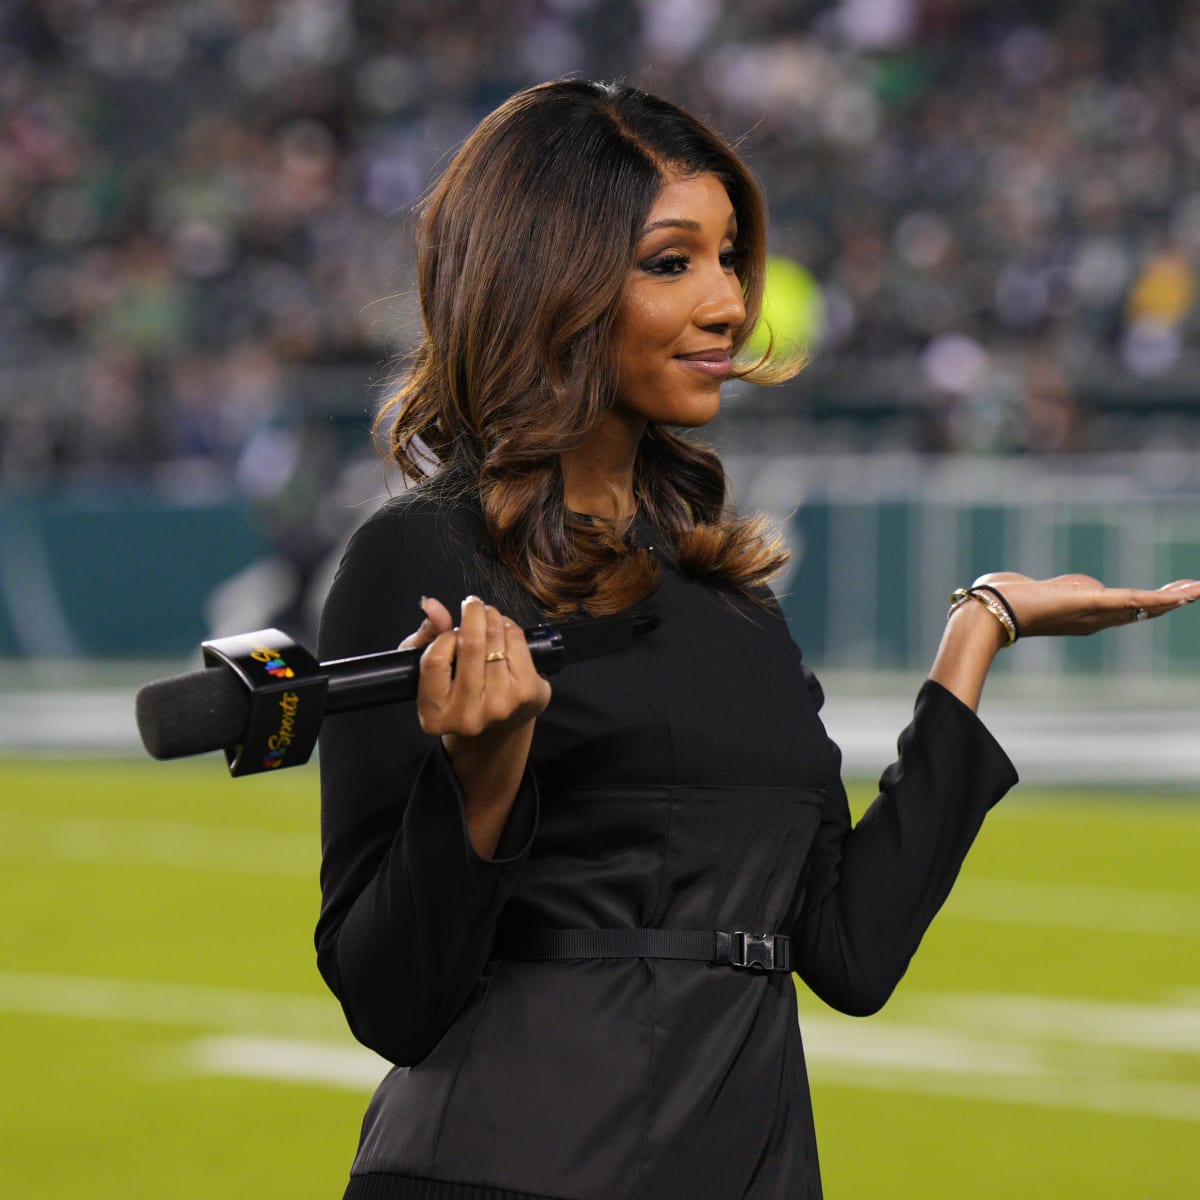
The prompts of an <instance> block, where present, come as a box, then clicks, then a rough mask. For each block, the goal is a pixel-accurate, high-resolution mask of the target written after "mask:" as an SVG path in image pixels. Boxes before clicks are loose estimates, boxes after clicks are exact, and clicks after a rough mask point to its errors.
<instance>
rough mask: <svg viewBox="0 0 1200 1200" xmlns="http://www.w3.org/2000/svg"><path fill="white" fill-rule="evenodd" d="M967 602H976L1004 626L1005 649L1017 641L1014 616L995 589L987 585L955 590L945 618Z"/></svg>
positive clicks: (1005, 601) (1006, 602)
mask: <svg viewBox="0 0 1200 1200" xmlns="http://www.w3.org/2000/svg"><path fill="white" fill-rule="evenodd" d="M968 600H978V601H979V603H980V604H982V605H983V607H984V608H986V609H987V610H988V612H990V613H991V614H992V616H993V617H995V618H996V620H997V621H999V622H1000V624H1001V625H1003V626H1004V631H1005V633H1007V634H1008V641H1007V642H1005V643H1004V645H1005V647H1006V648H1007V647H1008V646H1011V645H1012V644H1013V642H1015V641H1016V640H1017V638H1018V636H1019V633H1018V628H1017V618H1016V614H1015V613H1014V612H1013V610H1012V608H1011V607H1010V606H1009V603H1008V601H1007V600H1005V599H1004V597H1003V596H1001V595H1000V593H999V592H998V591H996V589H995V588H993V587H988V586H987V584H980V585H979V586H978V587H972V588H956V589H955V591H954V592H953V594H952V595H951V596H950V608H949V610H948V611H947V613H946V616H947V618H949V617H951V616H952V615H953V614H954V613H956V612H958V610H959V609H960V608H962V606H963V605H964V604H966V603H967V601H968Z"/></svg>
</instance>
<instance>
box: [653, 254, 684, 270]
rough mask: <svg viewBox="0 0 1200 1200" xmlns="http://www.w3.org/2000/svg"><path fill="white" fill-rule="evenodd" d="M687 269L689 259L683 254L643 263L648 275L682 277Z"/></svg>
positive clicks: (670, 255)
mask: <svg viewBox="0 0 1200 1200" xmlns="http://www.w3.org/2000/svg"><path fill="white" fill-rule="evenodd" d="M687 269H688V259H687V258H686V257H685V256H684V255H682V254H663V255H660V256H659V257H658V258H651V259H647V260H646V262H644V263H642V270H643V271H645V272H646V273H647V274H648V275H682V274H683V273H684V271H686V270H687Z"/></svg>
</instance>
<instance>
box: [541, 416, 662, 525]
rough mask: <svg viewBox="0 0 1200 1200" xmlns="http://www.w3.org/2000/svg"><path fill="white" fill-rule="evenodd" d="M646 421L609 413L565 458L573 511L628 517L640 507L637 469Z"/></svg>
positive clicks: (565, 477)
mask: <svg viewBox="0 0 1200 1200" xmlns="http://www.w3.org/2000/svg"><path fill="white" fill-rule="evenodd" d="M645 431H646V422H645V421H643V420H641V419H640V418H637V419H633V420H631V419H628V418H626V417H624V416H622V415H620V414H618V413H616V412H613V413H609V415H608V416H607V417H606V418H605V420H604V422H603V423H602V424H601V426H600V428H599V429H597V430H596V432H595V433H594V434H593V435H592V437H591V438H590V439H589V440H588V441H587V442H585V443H584V444H583V445H582V446H580V447H579V448H578V449H577V450H568V451H567V452H566V453H565V454H564V455H563V456H562V458H561V460H560V462H561V465H562V473H563V499H564V502H565V503H566V506H567V508H568V509H570V510H571V511H572V512H579V513H587V514H588V515H589V516H593V517H601V518H603V519H605V520H609V521H624V520H628V519H629V518H630V517H632V516H633V514H634V512H635V511H636V510H637V499H636V497H635V496H634V492H633V469H634V464H635V463H636V462H637V450H638V443H639V442H640V441H641V440H642V434H643V433H645Z"/></svg>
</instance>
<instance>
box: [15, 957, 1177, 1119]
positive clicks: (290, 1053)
mask: <svg viewBox="0 0 1200 1200" xmlns="http://www.w3.org/2000/svg"><path fill="white" fill-rule="evenodd" d="M0 1012H3V1013H9V1014H14V1015H15V1014H25V1015H33V1016H51V1017H60V1018H66V1019H84V1020H102V1021H123V1022H131V1023H145V1024H151V1025H167V1026H179V1027H181V1028H184V1029H186V1030H187V1031H188V1033H187V1035H186V1040H185V1042H184V1044H183V1045H182V1046H181V1047H180V1053H181V1054H182V1057H181V1058H180V1057H178V1056H177V1055H176V1056H173V1058H172V1063H173V1066H172V1068H171V1069H173V1070H182V1071H184V1072H185V1073H189V1074H191V1073H195V1074H205V1075H212V1074H215V1075H227V1076H240V1077H247V1078H255V1079H266V1080H274V1081H279V1082H287V1083H303V1084H311V1085H316V1086H328V1087H346V1088H352V1089H355V1090H363V1091H368V1090H370V1088H372V1087H373V1086H374V1085H375V1084H376V1083H377V1082H378V1081H379V1079H381V1078H382V1076H383V1074H384V1073H385V1071H386V1070H387V1064H386V1063H385V1062H384V1061H383V1060H382V1059H380V1058H379V1057H378V1056H376V1055H375V1054H372V1053H371V1052H370V1051H368V1050H365V1049H362V1048H359V1047H355V1046H353V1045H351V1044H350V1043H349V1035H348V1034H347V1033H346V1032H345V1028H344V1026H343V1024H342V1021H341V1016H340V1014H339V1013H338V1012H337V1006H336V1004H335V1003H334V1002H333V1000H332V999H329V1000H324V999H321V998H319V997H315V996H304V995H297V994H288V993H275V992H259V991H251V990H248V989H235V988H220V987H210V986H204V985H199V984H186V983H158V982H141V981H132V980H120V979H102V978H91V977H85V976H70V975H51V974H37V973H25V972H17V971H7V972H0ZM891 1013H894V1016H893V1015H888V1014H885V1015H883V1016H880V1017H876V1018H874V1019H872V1020H870V1021H855V1020H850V1019H848V1018H843V1017H837V1016H834V1015H832V1014H829V1013H826V1012H821V1011H817V1012H813V1013H810V1012H808V1011H807V1009H806V1011H805V1012H804V1013H803V1014H802V1016H801V1025H802V1027H803V1030H804V1039H805V1046H806V1049H807V1054H808V1058H809V1062H810V1065H811V1068H812V1075H813V1079H814V1082H815V1083H816V1084H817V1085H818V1088H819V1086H820V1085H821V1084H822V1083H826V1084H837V1085H842V1086H849V1087H861V1088H869V1089H874V1090H879V1089H882V1090H887V1091H896V1092H903V1093H909V1094H920V1093H928V1094H933V1095H941V1096H950V1097H960V1098H963V1099H979V1100H992V1101H998V1102H1002V1103H1010V1104H1030V1105H1038V1106H1042V1107H1049V1108H1071V1109H1080V1110H1086V1111H1095V1112H1107V1113H1116V1114H1126V1115H1130V1116H1142V1117H1152V1118H1156V1119H1161V1120H1171V1121H1187V1122H1200V1082H1195V1081H1193V1078H1187V1076H1193V1077H1194V1076H1195V1074H1196V1060H1197V1059H1198V1058H1200V997H1198V996H1196V995H1195V994H1192V993H1187V992H1183V991H1180V992H1179V993H1176V994H1175V995H1173V996H1172V1001H1171V1003H1170V1004H1164V1005H1159V1004H1138V1003H1132V1002H1108V1001H1092V1000H1079V999H1069V998H1058V997H1042V996H1029V995H999V994H994V993H980V994H970V993H962V994H957V993H921V992H914V993H906V994H902V995H901V996H899V997H897V999H896V1000H895V1001H893V1004H892V1006H891V1008H890V1009H889V1014H891ZM197 1033H199V1034H200V1036H198V1037H197V1036H195V1035H196V1034H197ZM1164 1054H1166V1055H1169V1056H1170V1059H1169V1062H1168V1063H1166V1064H1165V1069H1166V1070H1167V1072H1168V1074H1169V1077H1167V1078H1162V1077H1155V1076H1156V1075H1158V1076H1161V1075H1162V1068H1163V1067H1164V1063H1163V1060H1162V1056H1163V1055H1164ZM1181 1072H1182V1074H1183V1075H1184V1076H1185V1077H1184V1078H1180V1074H1181Z"/></svg>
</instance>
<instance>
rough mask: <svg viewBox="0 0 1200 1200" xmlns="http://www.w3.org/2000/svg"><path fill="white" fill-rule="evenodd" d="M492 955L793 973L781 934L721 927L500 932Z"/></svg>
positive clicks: (522, 959) (531, 959)
mask: <svg viewBox="0 0 1200 1200" xmlns="http://www.w3.org/2000/svg"><path fill="white" fill-rule="evenodd" d="M492 957H493V958H507V959H513V960H515V961H537V960H543V959H571V958H676V959H690V960H692V961H694V962H706V963H712V964H714V965H715V966H723V967H744V968H746V969H748V970H753V971H790V970H791V969H792V954H791V942H790V941H789V939H788V938H787V936H786V935H785V934H782V933H746V932H744V931H743V930H724V929H527V930H523V931H519V932H514V933H506V934H502V935H501V936H500V937H499V938H497V940H496V945H495V947H494V948H493V950H492Z"/></svg>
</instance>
